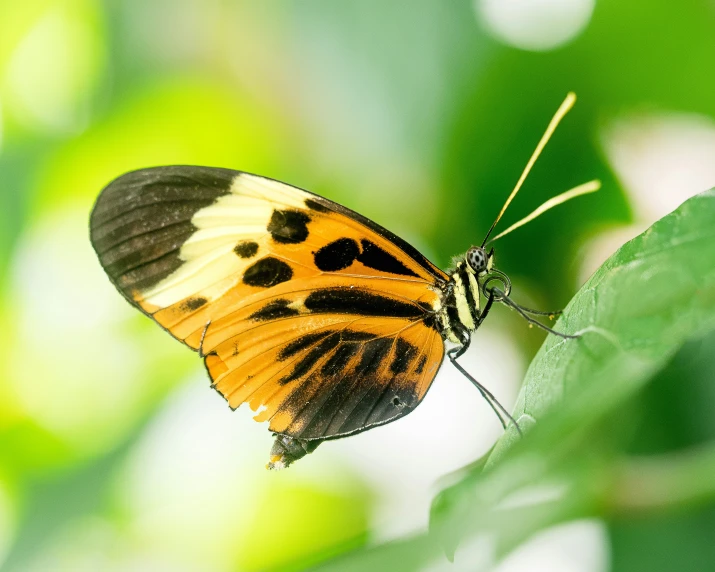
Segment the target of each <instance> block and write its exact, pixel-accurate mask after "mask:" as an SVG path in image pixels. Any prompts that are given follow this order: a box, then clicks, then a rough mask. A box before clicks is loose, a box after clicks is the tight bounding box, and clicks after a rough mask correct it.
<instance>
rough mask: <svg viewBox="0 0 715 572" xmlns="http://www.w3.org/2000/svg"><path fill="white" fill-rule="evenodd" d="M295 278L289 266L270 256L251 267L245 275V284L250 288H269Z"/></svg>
mask: <svg viewBox="0 0 715 572" xmlns="http://www.w3.org/2000/svg"><path fill="white" fill-rule="evenodd" d="M292 277H293V270H292V269H291V267H290V266H288V264H286V263H285V262H283V261H282V260H278V259H277V258H273V257H272V256H269V257H267V258H263V259H261V260H259V261H258V262H256V263H255V264H253V265H252V266H249V267H248V268H247V269H246V272H244V274H243V283H244V284H247V285H248V286H260V287H263V288H269V287H271V286H275V285H276V284H280V283H281V282H286V281H287V280H290V279H291V278H292Z"/></svg>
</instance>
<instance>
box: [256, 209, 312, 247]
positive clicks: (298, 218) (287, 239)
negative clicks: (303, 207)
mask: <svg viewBox="0 0 715 572" xmlns="http://www.w3.org/2000/svg"><path fill="white" fill-rule="evenodd" d="M309 222H310V217H309V216H308V215H307V214H306V213H304V212H303V211H296V210H278V209H276V210H274V211H273V214H272V215H271V220H270V222H269V223H268V226H267V227H266V229H267V230H268V232H270V233H271V236H272V237H273V240H275V241H276V242H280V243H281V244H298V243H300V242H303V241H304V240H305V239H306V238H308V223H309Z"/></svg>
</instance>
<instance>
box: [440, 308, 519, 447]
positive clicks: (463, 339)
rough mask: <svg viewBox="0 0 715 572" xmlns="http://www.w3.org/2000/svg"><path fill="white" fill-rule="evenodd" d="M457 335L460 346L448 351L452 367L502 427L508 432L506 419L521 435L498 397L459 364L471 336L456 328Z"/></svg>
mask: <svg viewBox="0 0 715 572" xmlns="http://www.w3.org/2000/svg"><path fill="white" fill-rule="evenodd" d="M493 298H494V296H493V294H492V295H490V297H489V301H488V302H487V304H486V305H485V306H484V311H483V312H482V313H481V314H480V316H479V318H480V320H479V322H480V323H481V321H482V320H484V317H485V316H486V314H487V313H488V312H489V308H491V303H492V302H493ZM455 333H456V334H457V336H458V337H459V339H460V345H459V346H457V347H454V348H452V349H450V350H448V351H447V357H448V358H449V361H451V362H452V365H454V367H456V368H457V370H458V371H459V373H461V374H462V375H463V376H464V377H466V378H467V379H468V380H469V381H471V382H472V384H473V385H474V386H475V387H476V388H477V389H478V390H479V393H481V394H482V397H483V398H484V399H485V400H486V402H487V403H488V404H489V406H490V407H491V408H492V410H493V411H494V413H495V414H496V416H497V418H498V419H499V421H500V422H501V424H502V427H503V428H504V429H505V430H506V428H507V422H506V421H505V420H504V419H505V418H506V419H507V420H509V421H510V422H511V423H512V424H513V425H514V427H516V430H517V431H518V432H519V435H521V434H522V433H521V428H520V427H519V424H518V423H517V422H516V419H514V418H513V417H512V416H511V414H510V413H509V412H508V411H507V410H506V409H505V408H504V406H503V405H502V404H501V403H499V401H498V400H497V398H496V397H494V394H493V393H492V392H491V391H489V390H488V389H487V388H486V387H484V386H483V385H482V384H481V383H479V382H478V381H477V380H476V379H474V378H473V377H472V376H471V375H470V374H469V373H468V372H467V370H466V369H464V368H463V367H462V366H461V365H460V364H459V363H458V362H457V358H458V357H459V356H461V355H462V354H464V352H466V351H467V349H468V348H469V344H470V342H471V336H470V335H469V332H468V331H467V330H466V329H464V328H461V327H458V328H455Z"/></svg>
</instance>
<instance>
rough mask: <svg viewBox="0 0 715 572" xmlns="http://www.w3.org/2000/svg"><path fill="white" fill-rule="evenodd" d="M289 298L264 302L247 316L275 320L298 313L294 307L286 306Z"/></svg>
mask: <svg viewBox="0 0 715 572" xmlns="http://www.w3.org/2000/svg"><path fill="white" fill-rule="evenodd" d="M290 303H291V302H290V300H283V299H280V300H275V301H273V302H270V303H269V304H266V305H265V306H264V307H263V308H261V309H260V310H258V311H257V312H254V313H253V314H251V315H250V316H249V317H248V318H249V319H251V320H257V321H266V320H277V319H279V318H289V317H290V316H297V315H298V314H300V312H299V311H298V310H296V309H295V308H290V307H288V304H290Z"/></svg>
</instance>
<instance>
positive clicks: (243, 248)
mask: <svg viewBox="0 0 715 572" xmlns="http://www.w3.org/2000/svg"><path fill="white" fill-rule="evenodd" d="M233 251H234V252H235V253H236V255H237V256H239V257H241V258H251V257H252V256H255V255H256V252H258V243H256V242H253V241H252V240H242V241H241V242H239V243H238V244H237V245H236V246H234V247H233Z"/></svg>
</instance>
